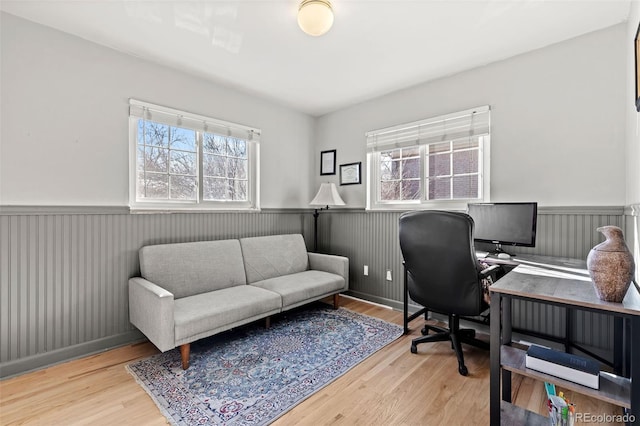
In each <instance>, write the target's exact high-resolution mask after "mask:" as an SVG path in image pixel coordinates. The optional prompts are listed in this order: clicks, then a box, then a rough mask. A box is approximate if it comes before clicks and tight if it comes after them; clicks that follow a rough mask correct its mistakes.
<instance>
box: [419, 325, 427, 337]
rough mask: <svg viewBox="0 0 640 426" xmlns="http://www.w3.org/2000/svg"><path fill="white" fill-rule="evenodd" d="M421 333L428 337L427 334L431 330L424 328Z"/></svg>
mask: <svg viewBox="0 0 640 426" xmlns="http://www.w3.org/2000/svg"><path fill="white" fill-rule="evenodd" d="M420 333H422V335H423V336H426V335H427V334H429V329H428V328H427V327H426V326H425V327H423V328H422V330H420Z"/></svg>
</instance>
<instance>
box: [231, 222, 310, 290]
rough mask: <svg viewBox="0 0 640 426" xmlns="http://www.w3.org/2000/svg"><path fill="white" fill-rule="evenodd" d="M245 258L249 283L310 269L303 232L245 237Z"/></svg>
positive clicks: (243, 254)
mask: <svg viewBox="0 0 640 426" xmlns="http://www.w3.org/2000/svg"><path fill="white" fill-rule="evenodd" d="M240 245H241V246H242V257H243V258H244V268H245V272H246V274H247V282H248V283H249V284H251V283H255V282H257V281H262V280H266V279H269V278H274V277H279V276H282V275H288V274H294V273H296V272H302V271H306V270H307V269H309V256H308V255H307V247H306V245H305V244H304V238H302V235H300V234H289V235H272V236H267V237H252V238H242V239H241V240H240Z"/></svg>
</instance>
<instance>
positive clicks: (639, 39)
mask: <svg viewBox="0 0 640 426" xmlns="http://www.w3.org/2000/svg"><path fill="white" fill-rule="evenodd" d="M634 45H635V47H636V48H635V51H636V97H635V100H636V111H638V112H640V63H638V62H639V61H640V23H639V24H638V29H637V30H636V39H635V40H634Z"/></svg>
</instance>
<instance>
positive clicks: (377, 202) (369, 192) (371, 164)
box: [365, 106, 491, 210]
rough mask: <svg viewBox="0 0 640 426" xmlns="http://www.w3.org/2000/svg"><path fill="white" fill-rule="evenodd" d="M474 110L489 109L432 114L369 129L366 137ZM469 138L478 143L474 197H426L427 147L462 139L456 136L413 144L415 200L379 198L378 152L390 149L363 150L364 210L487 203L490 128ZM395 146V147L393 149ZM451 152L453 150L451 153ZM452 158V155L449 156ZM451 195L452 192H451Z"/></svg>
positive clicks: (451, 207) (459, 207)
mask: <svg viewBox="0 0 640 426" xmlns="http://www.w3.org/2000/svg"><path fill="white" fill-rule="evenodd" d="M474 110H483V111H484V110H486V111H487V112H488V111H489V107H488V106H485V107H478V108H474V109H470V110H467V111H462V112H458V113H453V114H447V115H446V116H441V117H435V118H431V119H426V120H420V121H417V122H413V123H408V124H404V125H399V126H394V127H390V128H386V129H380V130H376V131H372V132H367V134H366V135H367V138H369V137H370V136H371V135H373V134H375V133H377V132H384V131H386V130H400V131H402V130H403V129H408V128H411V127H414V126H417V125H420V123H424V122H434V121H438V120H442V119H445V118H447V117H451V116H460V115H461V114H467V113H468V114H471V113H472V112H473V111H474ZM470 137H477V138H478V139H479V140H478V142H479V144H478V151H479V152H478V177H479V185H478V192H479V196H478V198H456V199H443V200H427V199H426V197H427V194H426V191H427V188H426V181H427V177H428V176H427V167H428V160H427V157H428V153H427V147H428V146H429V145H430V144H435V143H442V142H449V143H452V142H455V141H456V140H463V138H460V137H456V138H451V139H444V140H441V141H438V142H435V141H434V142H431V143H420V144H414V145H413V146H419V148H420V155H419V158H420V197H419V199H417V200H390V201H384V200H381V184H380V182H381V170H380V154H381V153H382V152H387V151H391V150H393V149H394V148H392V147H391V148H389V147H387V148H383V149H367V174H366V176H367V180H366V197H367V199H366V206H365V209H366V210H406V209H445V210H466V207H467V204H468V203H470V202H488V201H490V188H491V180H490V158H491V131H490V126H489V130H488V132H487V134H482V135H475V136H470ZM408 147H410V146H407V145H404V146H399V147H397V148H408ZM397 148H396V149H397ZM451 154H453V152H452V153H451ZM452 158H453V157H452ZM450 172H451V177H452V178H453V177H454V176H455V175H454V174H453V167H452V168H451V171H450ZM451 195H452V196H453V193H452V194H451Z"/></svg>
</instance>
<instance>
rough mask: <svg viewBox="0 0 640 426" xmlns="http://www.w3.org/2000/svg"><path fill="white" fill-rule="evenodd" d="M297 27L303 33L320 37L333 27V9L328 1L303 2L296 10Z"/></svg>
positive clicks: (310, 0) (307, 0)
mask: <svg viewBox="0 0 640 426" xmlns="http://www.w3.org/2000/svg"><path fill="white" fill-rule="evenodd" d="M298 25H299V26H300V29H302V31H304V32H305V33H307V34H309V35H312V36H320V35H322V34H324V33H326V32H327V31H329V29H330V28H331V26H332V25H333V9H332V8H331V3H330V2H329V1H328V0H303V1H302V3H300V8H299V9H298Z"/></svg>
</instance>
